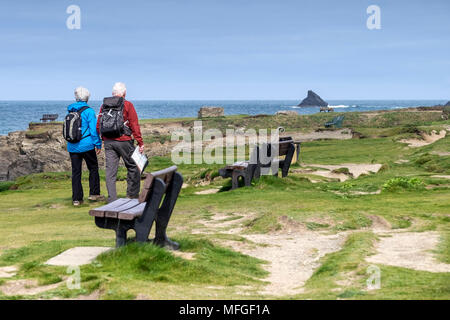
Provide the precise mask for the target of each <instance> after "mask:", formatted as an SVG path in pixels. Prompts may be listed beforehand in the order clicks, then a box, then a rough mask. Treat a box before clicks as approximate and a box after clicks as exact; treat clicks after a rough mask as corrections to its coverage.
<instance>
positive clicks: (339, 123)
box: [325, 116, 344, 128]
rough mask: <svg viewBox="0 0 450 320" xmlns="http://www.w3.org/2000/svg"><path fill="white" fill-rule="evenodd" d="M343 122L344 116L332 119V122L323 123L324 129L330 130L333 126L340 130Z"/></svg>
mask: <svg viewBox="0 0 450 320" xmlns="http://www.w3.org/2000/svg"><path fill="white" fill-rule="evenodd" d="M343 120H344V116H337V117H334V118H333V120H331V121H329V122H327V123H325V128H330V127H332V126H335V127H336V128H341V127H342V121H343Z"/></svg>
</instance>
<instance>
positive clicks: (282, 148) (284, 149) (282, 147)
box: [278, 137, 294, 156]
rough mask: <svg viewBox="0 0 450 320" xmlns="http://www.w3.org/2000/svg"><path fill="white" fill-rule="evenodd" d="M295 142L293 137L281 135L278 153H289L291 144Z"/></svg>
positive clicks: (282, 154)
mask: <svg viewBox="0 0 450 320" xmlns="http://www.w3.org/2000/svg"><path fill="white" fill-rule="evenodd" d="M293 143H294V140H292V137H281V138H280V142H279V145H278V155H279V156H285V155H287V153H288V151H289V148H290V146H291V144H293Z"/></svg>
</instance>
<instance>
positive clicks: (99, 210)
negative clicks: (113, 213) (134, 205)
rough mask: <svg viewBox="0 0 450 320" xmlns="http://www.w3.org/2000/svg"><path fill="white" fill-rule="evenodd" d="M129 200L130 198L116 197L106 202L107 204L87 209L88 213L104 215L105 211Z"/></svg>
mask: <svg viewBox="0 0 450 320" xmlns="http://www.w3.org/2000/svg"><path fill="white" fill-rule="evenodd" d="M130 200H131V199H126V198H121V199H117V200H116V201H114V202H111V203H108V204H107V205H104V206H102V207H99V208H95V209H93V210H90V211H89V215H91V216H93V217H104V216H105V211H107V210H110V209H113V208H116V207H118V206H121V205H123V204H124V203H127V202H128V201H130Z"/></svg>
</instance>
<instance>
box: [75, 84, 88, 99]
mask: <svg viewBox="0 0 450 320" xmlns="http://www.w3.org/2000/svg"><path fill="white" fill-rule="evenodd" d="M90 97H91V94H90V93H89V90H88V89H86V88H84V87H78V88H76V89H75V100H77V101H84V102H88V101H89V98H90Z"/></svg>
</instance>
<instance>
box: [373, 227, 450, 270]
mask: <svg viewBox="0 0 450 320" xmlns="http://www.w3.org/2000/svg"><path fill="white" fill-rule="evenodd" d="M377 234H378V235H380V236H381V237H380V241H379V242H378V243H377V245H376V249H377V253H376V254H375V255H373V256H370V257H368V258H367V259H366V260H367V262H370V263H379V264H385V265H390V266H397V267H403V268H409V269H414V270H421V271H429V272H450V264H446V263H442V262H439V261H437V260H436V259H435V257H434V255H433V252H432V251H433V250H435V249H436V247H437V245H438V243H439V237H440V236H439V233H438V232H435V231H429V232H395V231H388V232H386V231H380V232H377Z"/></svg>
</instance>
